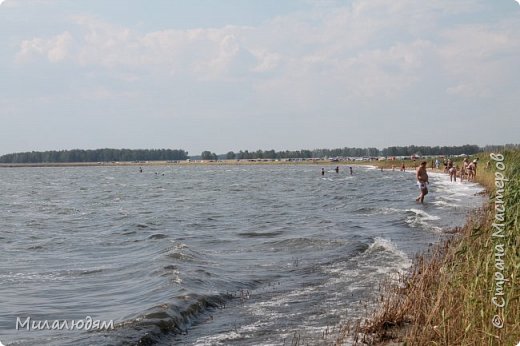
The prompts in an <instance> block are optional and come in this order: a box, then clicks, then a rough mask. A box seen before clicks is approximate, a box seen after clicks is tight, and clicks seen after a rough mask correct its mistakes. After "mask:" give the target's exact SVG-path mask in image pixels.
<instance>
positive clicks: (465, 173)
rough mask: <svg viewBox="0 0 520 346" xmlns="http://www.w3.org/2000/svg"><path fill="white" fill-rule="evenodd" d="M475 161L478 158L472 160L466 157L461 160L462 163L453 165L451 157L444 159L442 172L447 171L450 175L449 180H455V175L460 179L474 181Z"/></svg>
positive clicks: (476, 161) (475, 172)
mask: <svg viewBox="0 0 520 346" xmlns="http://www.w3.org/2000/svg"><path fill="white" fill-rule="evenodd" d="M477 163H478V158H476V159H474V160H473V161H471V162H470V161H469V160H468V158H467V157H466V158H465V159H464V161H463V162H462V165H461V166H460V167H459V165H455V164H454V163H453V161H452V160H451V159H448V160H446V159H445V160H444V173H448V174H449V175H450V181H457V175H458V176H459V178H460V181H464V179H466V180H467V181H475V177H476V176H477Z"/></svg>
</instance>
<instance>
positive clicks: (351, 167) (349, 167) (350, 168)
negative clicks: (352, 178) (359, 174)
mask: <svg viewBox="0 0 520 346" xmlns="http://www.w3.org/2000/svg"><path fill="white" fill-rule="evenodd" d="M349 169H350V175H352V166H350V167H349Z"/></svg>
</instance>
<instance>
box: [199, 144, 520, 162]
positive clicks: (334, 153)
mask: <svg viewBox="0 0 520 346" xmlns="http://www.w3.org/2000/svg"><path fill="white" fill-rule="evenodd" d="M519 147H520V145H518V144H507V145H501V146H486V147H484V148H481V147H479V146H478V145H462V146H442V147H440V146H435V147H429V146H415V145H410V146H404V147H395V146H394V147H388V148H385V149H382V150H379V149H377V148H338V149H314V150H296V151H288V150H286V151H278V152H277V151H275V150H266V151H263V150H257V151H251V152H250V151H247V150H245V151H242V150H241V151H239V152H238V153H235V152H233V151H230V152H228V153H227V154H225V155H220V156H218V157H219V158H220V159H228V160H233V159H237V160H247V159H249V160H253V159H292V158H302V159H305V158H322V157H329V158H330V157H377V156H387V157H388V156H412V155H420V156H433V155H439V156H440V155H447V156H452V155H461V154H466V155H474V154H476V153H479V152H482V151H498V150H501V149H504V148H519ZM204 153H206V154H205V155H204ZM204 153H203V155H202V159H203V160H204V158H203V157H211V158H206V159H215V158H214V157H215V154H214V153H210V152H209V151H207V152H204ZM210 154H211V156H210Z"/></svg>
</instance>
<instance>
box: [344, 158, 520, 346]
mask: <svg viewBox="0 0 520 346" xmlns="http://www.w3.org/2000/svg"><path fill="white" fill-rule="evenodd" d="M484 155H485V154H482V155H481V156H480V159H482V161H481V162H483V161H485V160H487V159H489V156H484ZM504 155H505V157H506V160H504V162H500V164H501V165H502V166H504V167H507V168H508V169H507V170H505V168H504V173H498V174H499V175H498V176H500V175H502V178H503V174H505V175H507V179H509V180H507V181H509V182H510V188H511V189H513V191H515V192H516V194H515V192H513V193H504V192H503V191H504V190H502V192H500V190H498V191H497V189H498V188H499V187H504V185H500V184H503V183H504V181H502V182H501V183H500V182H498V181H497V180H496V177H497V173H496V172H498V170H495V169H494V167H492V168H491V169H485V168H481V169H480V170H479V171H478V174H477V177H476V181H475V182H476V183H478V184H480V185H481V186H483V187H484V189H485V194H486V196H488V198H487V200H486V201H485V202H484V205H483V206H481V207H476V208H475V209H473V212H472V213H471V214H470V215H469V216H467V217H466V219H465V223H464V226H462V227H455V228H453V231H454V233H453V234H452V235H451V236H449V237H448V238H446V239H444V240H441V241H440V242H439V243H437V244H435V245H434V246H433V247H432V248H431V249H428V251H427V252H424V253H422V254H420V255H418V256H417V257H416V258H415V259H414V261H413V262H414V263H413V266H412V268H411V270H410V272H408V273H406V274H404V275H403V276H402V277H401V278H400V280H399V282H398V283H397V284H396V283H395V282H394V283H391V282H387V283H385V284H384V285H383V288H382V289H381V290H380V292H379V293H378V295H379V296H380V299H378V300H377V301H375V302H374V303H375V304H376V305H377V308H376V309H375V312H373V313H371V314H370V316H365V317H364V318H363V319H362V320H359V321H356V322H355V323H354V324H353V323H352V322H349V323H348V325H347V326H346V327H344V332H343V335H342V336H341V337H340V338H338V340H337V343H338V344H342V343H344V342H346V341H347V340H348V338H352V339H353V340H354V344H355V345H359V344H363V345H408V344H412V345H416V344H417V345H428V344H432V345H434V344H435V345H437V344H443V345H460V344H464V345H477V344H481V345H513V344H516V343H517V342H518V340H520V321H519V318H518V316H520V304H519V302H518V300H519V298H518V294H516V295H515V293H514V292H515V289H517V288H518V287H515V286H514V285H515V283H516V284H518V277H519V275H520V270H519V268H518V265H517V264H518V263H520V261H519V260H520V258H519V254H518V251H516V252H515V249H518V248H519V246H520V239H519V238H520V237H519V236H518V219H519V215H520V206H519V204H520V201H519V197H518V196H519V194H518V188H519V186H518V185H519V183H518V182H519V170H518V167H514V166H515V164H516V165H518V163H519V162H520V151H518V150H516V151H510V152H506V153H505V154H504ZM499 167H500V165H499V164H498V163H497V168H499ZM439 171H440V172H442V170H439ZM504 180H505V179H504ZM499 183H500V184H499ZM499 193H502V194H503V196H500V201H501V202H502V203H503V204H499V205H498V207H499V208H497V200H499V196H498V194H499ZM505 206H508V207H507V208H508V209H507V208H505ZM497 209H498V210H500V211H502V212H503V214H501V217H502V218H506V222H503V224H504V225H506V224H507V225H509V226H507V227H506V226H504V227H503V228H500V229H499V230H496V228H497V227H496V223H497V222H498V221H497V220H498V219H497V216H496V212H497ZM494 212H495V215H493V213H494ZM505 216H507V217H505ZM508 220H510V222H507V221H508ZM502 221H504V220H502ZM515 230H516V232H517V233H516V234H514V232H515ZM499 232H500V233H499ZM497 234H498V236H497ZM507 249H509V251H507ZM515 280H516V281H515ZM493 294H494V296H493ZM500 299H502V300H500ZM497 301H498V302H499V303H500V304H499V303H497ZM497 321H498V322H497Z"/></svg>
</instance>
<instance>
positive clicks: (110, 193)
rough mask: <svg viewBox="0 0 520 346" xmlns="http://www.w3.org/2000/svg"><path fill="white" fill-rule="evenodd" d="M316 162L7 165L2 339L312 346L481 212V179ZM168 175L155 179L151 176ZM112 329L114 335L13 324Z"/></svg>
mask: <svg viewBox="0 0 520 346" xmlns="http://www.w3.org/2000/svg"><path fill="white" fill-rule="evenodd" d="M340 168H341V171H340V173H339V174H336V173H335V172H333V171H330V172H327V174H326V175H325V177H322V176H321V174H320V170H321V166H302V165H298V166H296V165H295V166H224V167H223V166H218V167H217V166H209V167H204V166H196V167H195V166H191V167H186V166H183V167H179V166H177V167H145V171H144V172H143V173H142V174H140V173H139V172H138V170H137V168H136V167H92V168H18V169H2V170H0V192H1V199H0V213H1V219H0V340H1V341H2V342H3V343H4V344H13V345H133V344H138V343H139V344H141V345H155V344H156V345H283V344H284V343H286V344H289V343H290V342H291V340H293V339H294V337H295V335H298V337H302V338H306V339H305V340H307V342H310V344H317V343H319V342H320V340H321V341H323V339H322V338H320V336H322V335H323V333H324V332H325V330H326V329H327V328H329V329H330V328H331V327H333V326H336V325H338V323H340V322H341V321H342V320H344V319H346V318H351V317H355V316H360V315H362V314H363V311H364V310H363V308H362V307H361V305H360V304H359V301H360V300H364V299H366V298H367V296H368V295H370V293H371V292H372V293H373V292H375V290H376V289H377V286H378V283H379V282H380V281H381V280H382V279H383V278H384V277H386V276H388V275H391V274H392V273H395V272H397V271H399V270H405V269H406V268H407V267H409V265H410V263H411V262H410V259H411V258H412V257H413V255H414V254H415V253H417V252H420V251H422V250H424V249H425V248H427V246H428V245H429V244H431V243H432V242H435V241H438V240H439V238H440V237H442V236H443V232H444V231H445V230H446V229H447V228H449V227H452V226H456V225H461V224H462V223H463V220H464V217H465V215H466V214H467V212H468V211H469V210H470V209H471V208H474V207H477V206H480V205H481V203H482V198H481V197H478V196H476V195H475V194H476V193H477V192H478V191H480V188H479V187H478V186H477V185H475V184H468V183H464V184H460V183H450V182H449V179H448V178H447V177H446V176H444V175H431V185H430V192H431V193H430V194H429V195H428V196H427V197H426V202H427V203H426V204H425V205H419V204H416V202H415V197H416V195H417V193H418V191H417V187H416V185H415V181H414V175H413V174H410V173H408V172H407V173H402V172H397V171H396V172H392V171H385V172H380V171H379V170H376V169H370V168H367V167H364V168H361V167H354V175H353V176H350V175H349V174H348V172H347V171H348V170H347V169H346V168H347V167H340ZM155 172H158V173H159V174H157V175H156V174H155ZM28 316H30V317H31V319H32V320H38V321H44V320H49V321H50V322H52V321H55V320H61V321H63V320H69V321H70V320H80V319H84V318H85V317H86V316H91V317H92V318H93V319H94V320H103V321H109V320H113V321H114V325H115V329H114V330H111V331H108V332H92V331H91V332H85V331H67V330H62V331H58V330H47V331H41V330H40V331H35V330H31V331H27V330H25V329H24V330H18V331H17V330H16V329H15V327H16V320H17V317H19V318H20V319H21V320H22V321H23V320H25V318H26V317H28Z"/></svg>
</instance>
